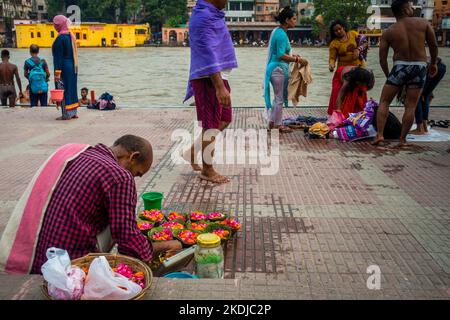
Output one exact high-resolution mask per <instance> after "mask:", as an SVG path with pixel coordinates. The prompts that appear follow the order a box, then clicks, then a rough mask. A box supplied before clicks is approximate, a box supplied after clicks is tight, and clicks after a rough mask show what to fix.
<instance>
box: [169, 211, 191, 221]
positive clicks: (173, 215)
mask: <svg viewBox="0 0 450 320" xmlns="http://www.w3.org/2000/svg"><path fill="white" fill-rule="evenodd" d="M186 220H187V217H186V215H185V214H182V213H178V212H175V211H171V212H170V213H169V215H168V216H167V221H178V222H181V223H185V222H186Z"/></svg>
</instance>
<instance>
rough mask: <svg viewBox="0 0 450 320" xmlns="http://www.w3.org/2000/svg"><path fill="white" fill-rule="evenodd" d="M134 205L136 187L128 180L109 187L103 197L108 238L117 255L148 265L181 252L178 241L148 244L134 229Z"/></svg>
mask: <svg viewBox="0 0 450 320" xmlns="http://www.w3.org/2000/svg"><path fill="white" fill-rule="evenodd" d="M136 202H137V199H136V185H135V182H134V179H133V178H131V177H130V178H129V179H125V180H124V181H122V182H120V183H117V184H116V185H114V186H113V187H111V188H110V190H109V191H108V193H107V195H106V200H105V205H106V209H107V210H108V214H109V223H110V227H111V236H112V238H113V240H114V241H115V242H117V244H118V246H119V248H118V249H119V252H120V253H121V254H125V255H128V256H131V257H136V258H138V259H140V260H142V261H144V262H150V261H151V259H152V257H153V255H154V254H155V253H158V252H161V251H176V250H180V249H182V245H181V243H180V242H179V241H166V242H165V243H163V244H158V243H154V244H153V245H152V244H151V243H150V241H149V240H148V239H147V237H146V236H144V235H143V234H142V233H141V231H140V230H139V228H138V227H137V221H136V214H135V212H136Z"/></svg>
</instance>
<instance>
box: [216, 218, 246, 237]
mask: <svg viewBox="0 0 450 320" xmlns="http://www.w3.org/2000/svg"><path fill="white" fill-rule="evenodd" d="M217 223H218V224H220V225H225V226H228V227H230V228H231V231H232V233H233V234H235V233H236V232H238V231H239V230H241V227H242V226H241V223H240V222H239V221H237V220H236V219H234V218H231V219H225V220H223V221H218V222H217Z"/></svg>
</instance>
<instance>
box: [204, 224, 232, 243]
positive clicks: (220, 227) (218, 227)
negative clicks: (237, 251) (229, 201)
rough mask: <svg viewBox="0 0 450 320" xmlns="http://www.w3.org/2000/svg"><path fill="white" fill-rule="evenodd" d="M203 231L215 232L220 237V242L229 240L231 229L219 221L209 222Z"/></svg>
mask: <svg viewBox="0 0 450 320" xmlns="http://www.w3.org/2000/svg"><path fill="white" fill-rule="evenodd" d="M205 232H208V233H213V234H216V235H218V236H219V237H220V239H222V242H224V241H227V240H230V238H231V235H232V231H231V228H230V227H229V226H227V225H224V224H219V223H211V224H210V225H209V226H208V227H207V228H206V229H205Z"/></svg>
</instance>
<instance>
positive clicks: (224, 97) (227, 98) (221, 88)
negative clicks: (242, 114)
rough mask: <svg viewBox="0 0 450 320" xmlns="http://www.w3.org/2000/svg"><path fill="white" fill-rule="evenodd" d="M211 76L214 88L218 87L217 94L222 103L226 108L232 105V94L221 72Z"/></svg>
mask: <svg viewBox="0 0 450 320" xmlns="http://www.w3.org/2000/svg"><path fill="white" fill-rule="evenodd" d="M209 77H210V78H211V81H212V83H213V85H214V88H215V89H216V96H217V99H218V100H219V102H220V104H221V105H222V106H223V107H225V108H228V107H231V95H230V92H228V90H227V88H226V87H225V83H224V82H223V79H222V75H221V74H220V72H217V73H214V74H212V75H210V76H209Z"/></svg>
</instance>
